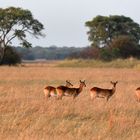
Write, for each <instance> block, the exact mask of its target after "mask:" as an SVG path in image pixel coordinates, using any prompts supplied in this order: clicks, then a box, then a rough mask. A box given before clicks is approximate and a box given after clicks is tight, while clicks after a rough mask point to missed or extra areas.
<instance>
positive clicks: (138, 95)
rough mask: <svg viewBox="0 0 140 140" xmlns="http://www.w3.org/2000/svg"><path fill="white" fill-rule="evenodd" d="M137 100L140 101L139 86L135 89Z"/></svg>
mask: <svg viewBox="0 0 140 140" xmlns="http://www.w3.org/2000/svg"><path fill="white" fill-rule="evenodd" d="M135 96H136V100H137V101H138V102H140V87H138V88H137V89H136V91H135Z"/></svg>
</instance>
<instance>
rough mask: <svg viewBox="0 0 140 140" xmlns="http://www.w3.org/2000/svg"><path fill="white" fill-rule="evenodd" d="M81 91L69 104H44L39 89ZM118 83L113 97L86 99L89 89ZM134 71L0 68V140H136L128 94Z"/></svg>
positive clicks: (138, 77) (138, 81)
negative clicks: (68, 87) (69, 87)
mask: <svg viewBox="0 0 140 140" xmlns="http://www.w3.org/2000/svg"><path fill="white" fill-rule="evenodd" d="M67 79H68V80H71V82H72V83H73V84H74V85H75V86H76V87H77V86H78V82H79V80H80V79H82V80H83V79H85V80H86V84H87V87H86V88H85V89H84V90H83V92H82V93H81V94H80V95H79V96H78V97H77V98H76V99H75V100H73V99H72V98H71V97H64V98H63V99H62V101H60V100H55V99H54V98H51V99H49V100H45V99H44V95H43V88H44V87H45V86H46V85H47V84H48V85H53V86H57V85H60V84H65V80H67ZM111 80H112V81H115V80H118V81H119V83H118V85H117V91H116V94H115V95H113V97H112V98H111V100H110V101H109V102H108V103H106V101H105V100H104V99H96V100H94V101H91V100H90V96H89V89H90V88H91V87H93V86H100V87H103V88H110V86H111V84H110V83H109V82H110V81H111ZM138 86H140V71H139V70H134V69H113V68H57V67H45V66H44V67H32V66H30V67H29V66H28V67H6V66H5V67H0V139H6V140H7V139H10V140H12V139H13V140H15V139H16V140H28V139H30V140H63V139H66V140H139V139H140V103H138V102H136V101H135V98H134V91H135V89H136V88H137V87H138Z"/></svg>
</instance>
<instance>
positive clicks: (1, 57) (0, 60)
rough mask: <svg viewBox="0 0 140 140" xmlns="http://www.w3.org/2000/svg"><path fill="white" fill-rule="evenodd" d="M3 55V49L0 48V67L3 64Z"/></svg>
mask: <svg viewBox="0 0 140 140" xmlns="http://www.w3.org/2000/svg"><path fill="white" fill-rule="evenodd" d="M4 55H5V48H3V47H0V65H2V63H3V59H4Z"/></svg>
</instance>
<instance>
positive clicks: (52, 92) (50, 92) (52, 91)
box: [44, 80, 73, 98]
mask: <svg viewBox="0 0 140 140" xmlns="http://www.w3.org/2000/svg"><path fill="white" fill-rule="evenodd" d="M72 86H73V85H72V84H71V83H70V81H67V80H66V87H72ZM44 94H45V97H46V98H49V97H57V92H56V88H55V87H53V86H46V87H45V88H44Z"/></svg>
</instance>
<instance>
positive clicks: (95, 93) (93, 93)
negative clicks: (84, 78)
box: [90, 81, 118, 101]
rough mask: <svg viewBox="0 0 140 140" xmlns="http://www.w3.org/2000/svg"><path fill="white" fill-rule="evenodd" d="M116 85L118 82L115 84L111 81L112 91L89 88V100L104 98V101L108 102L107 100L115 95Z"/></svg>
mask: <svg viewBox="0 0 140 140" xmlns="http://www.w3.org/2000/svg"><path fill="white" fill-rule="evenodd" d="M117 83H118V81H116V82H112V81H111V84H112V85H113V87H112V89H103V88H99V87H93V88H91V89H90V97H91V99H95V98H96V97H97V98H106V100H107V101H108V100H109V98H110V97H111V96H112V95H113V94H114V93H115V91H116V84H117Z"/></svg>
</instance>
